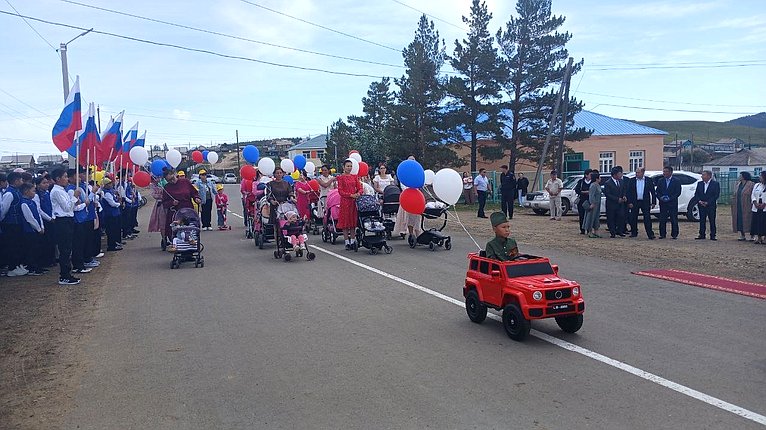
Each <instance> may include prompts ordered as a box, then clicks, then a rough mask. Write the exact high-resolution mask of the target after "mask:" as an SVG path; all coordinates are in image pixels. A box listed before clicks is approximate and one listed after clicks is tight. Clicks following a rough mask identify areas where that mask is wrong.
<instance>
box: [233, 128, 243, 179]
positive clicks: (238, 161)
mask: <svg viewBox="0 0 766 430" xmlns="http://www.w3.org/2000/svg"><path fill="white" fill-rule="evenodd" d="M234 136H236V139H237V172H239V171H240V170H241V169H242V163H241V161H240V160H239V130H234Z"/></svg>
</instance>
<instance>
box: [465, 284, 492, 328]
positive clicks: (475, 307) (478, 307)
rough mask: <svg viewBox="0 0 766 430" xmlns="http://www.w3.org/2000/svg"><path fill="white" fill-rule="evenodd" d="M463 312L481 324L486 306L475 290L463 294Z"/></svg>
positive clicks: (485, 316) (485, 315)
mask: <svg viewBox="0 0 766 430" xmlns="http://www.w3.org/2000/svg"><path fill="white" fill-rule="evenodd" d="M465 312H466V313H467V314H468V318H469V319H470V320H471V321H473V322H475V323H477V324H481V323H482V322H484V320H485V319H486V318H487V307H486V306H485V305H484V304H483V303H481V301H480V300H479V294H478V293H477V292H476V290H471V291H469V292H468V295H467V296H465Z"/></svg>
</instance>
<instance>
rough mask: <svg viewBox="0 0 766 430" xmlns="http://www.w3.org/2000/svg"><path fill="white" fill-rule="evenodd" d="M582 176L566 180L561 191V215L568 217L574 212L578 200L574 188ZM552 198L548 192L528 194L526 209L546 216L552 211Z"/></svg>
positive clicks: (570, 177) (525, 202)
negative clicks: (568, 214)
mask: <svg viewBox="0 0 766 430" xmlns="http://www.w3.org/2000/svg"><path fill="white" fill-rule="evenodd" d="M580 178H582V175H574V176H569V177H567V178H566V179H565V180H564V187H563V188H562V189H561V214H562V215H566V214H567V213H569V211H571V210H572V208H573V207H576V206H574V205H575V201H576V199H577V194H575V192H574V188H575V186H576V185H577V181H579V180H580ZM550 198H551V196H550V195H548V192H547V191H534V192H530V193H527V199H526V200H525V201H524V207H525V208H530V209H532V211H533V212H534V213H536V214H538V215H545V214H546V213H548V211H550V210H551V201H550Z"/></svg>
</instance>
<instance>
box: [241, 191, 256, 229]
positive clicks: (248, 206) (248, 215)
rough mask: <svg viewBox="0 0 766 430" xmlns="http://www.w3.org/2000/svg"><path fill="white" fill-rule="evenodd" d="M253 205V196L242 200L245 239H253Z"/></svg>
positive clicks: (254, 201)
mask: <svg viewBox="0 0 766 430" xmlns="http://www.w3.org/2000/svg"><path fill="white" fill-rule="evenodd" d="M255 203H256V200H255V196H253V195H252V194H248V195H247V197H245V198H244V199H242V204H243V205H244V206H245V239H252V238H253V237H255V236H254V235H255V212H256V208H255Z"/></svg>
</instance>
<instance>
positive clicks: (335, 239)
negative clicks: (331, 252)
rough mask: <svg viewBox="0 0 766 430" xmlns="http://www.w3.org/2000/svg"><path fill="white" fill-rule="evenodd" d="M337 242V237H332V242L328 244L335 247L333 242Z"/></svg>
mask: <svg viewBox="0 0 766 430" xmlns="http://www.w3.org/2000/svg"><path fill="white" fill-rule="evenodd" d="M337 240H338V238H337V237H335V235H333V237H332V241H330V243H332V244H333V245H335V242H336V241H337Z"/></svg>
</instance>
